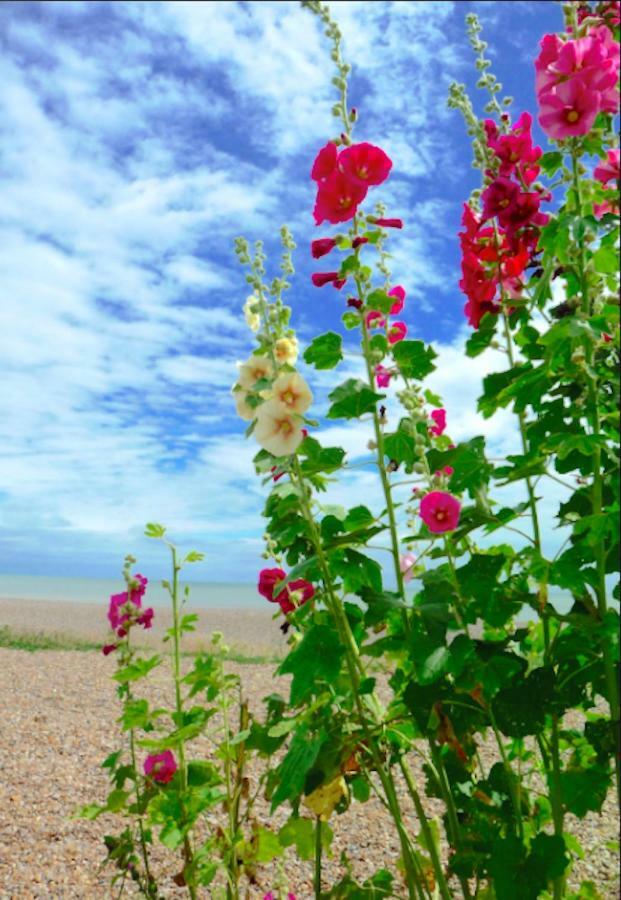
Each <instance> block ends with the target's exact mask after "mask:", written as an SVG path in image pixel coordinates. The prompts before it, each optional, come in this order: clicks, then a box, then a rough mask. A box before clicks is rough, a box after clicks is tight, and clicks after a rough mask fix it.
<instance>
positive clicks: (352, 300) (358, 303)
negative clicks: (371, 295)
mask: <svg viewBox="0 0 621 900" xmlns="http://www.w3.org/2000/svg"><path fill="white" fill-rule="evenodd" d="M347 305H348V306H351V307H352V308H353V309H361V308H362V300H359V299H358V298H357V297H348V298H347Z"/></svg>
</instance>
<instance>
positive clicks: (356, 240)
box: [351, 237, 369, 250]
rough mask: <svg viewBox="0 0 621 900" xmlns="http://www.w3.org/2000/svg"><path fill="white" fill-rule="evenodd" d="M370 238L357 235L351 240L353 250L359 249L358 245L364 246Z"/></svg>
mask: <svg viewBox="0 0 621 900" xmlns="http://www.w3.org/2000/svg"><path fill="white" fill-rule="evenodd" d="M368 243H369V239H368V238H365V237H356V238H354V239H353V241H352V242H351V246H352V249H353V250H357V249H358V247H362V245H363V244H368Z"/></svg>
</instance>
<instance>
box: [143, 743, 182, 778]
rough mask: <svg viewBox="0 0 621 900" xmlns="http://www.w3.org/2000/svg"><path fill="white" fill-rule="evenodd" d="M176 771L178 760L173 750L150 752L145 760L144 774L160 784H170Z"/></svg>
mask: <svg viewBox="0 0 621 900" xmlns="http://www.w3.org/2000/svg"><path fill="white" fill-rule="evenodd" d="M176 771H177V761H176V759H175V757H174V754H173V752H172V750H164V751H163V753H153V754H150V755H149V756H147V758H146V759H145V761H144V774H145V775H146V776H147V777H148V778H151V779H152V780H153V781H157V783H158V784H168V783H169V781H172V779H173V776H174V774H175V772H176Z"/></svg>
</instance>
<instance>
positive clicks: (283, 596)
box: [276, 578, 315, 613]
mask: <svg viewBox="0 0 621 900" xmlns="http://www.w3.org/2000/svg"><path fill="white" fill-rule="evenodd" d="M314 596H315V588H314V587H313V585H312V584H311V583H310V581H305V580H304V579H303V578H297V579H296V580H295V581H290V582H289V584H288V585H287V586H286V587H285V589H284V591H281V592H280V594H278V596H277V597H276V602H277V603H278V605H279V606H280V608H281V609H282V611H283V612H284V613H290V612H293V610H294V609H297V608H298V607H299V606H303V604H304V603H306V601H307V600H311V599H312V598H313V597H314Z"/></svg>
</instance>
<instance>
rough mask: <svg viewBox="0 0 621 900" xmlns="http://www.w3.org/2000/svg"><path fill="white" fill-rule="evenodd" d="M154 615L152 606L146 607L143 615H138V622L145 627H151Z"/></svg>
mask: <svg viewBox="0 0 621 900" xmlns="http://www.w3.org/2000/svg"><path fill="white" fill-rule="evenodd" d="M153 616H154V612H153V609H152V607H149V608H148V609H145V611H144V612H143V613H142V615H140V616H138V624H139V625H142V627H143V628H151V627H152V625H153Z"/></svg>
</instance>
